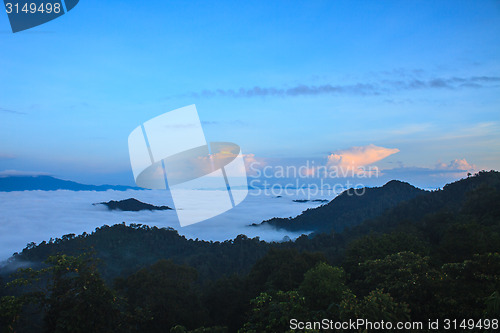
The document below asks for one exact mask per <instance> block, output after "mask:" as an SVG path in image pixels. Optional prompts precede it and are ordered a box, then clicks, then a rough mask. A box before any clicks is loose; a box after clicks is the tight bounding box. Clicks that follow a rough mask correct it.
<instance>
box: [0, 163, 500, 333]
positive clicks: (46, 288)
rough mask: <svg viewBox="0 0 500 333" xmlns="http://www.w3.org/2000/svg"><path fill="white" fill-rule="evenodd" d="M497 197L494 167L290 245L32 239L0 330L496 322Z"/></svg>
mask: <svg viewBox="0 0 500 333" xmlns="http://www.w3.org/2000/svg"><path fill="white" fill-rule="evenodd" d="M386 186H387V185H386ZM405 186H409V185H405ZM354 198H356V197H354ZM358 198H360V197H358ZM499 203H500V173H498V172H495V171H491V172H480V173H479V174H477V175H474V176H472V177H469V178H467V179H463V180H460V181H458V182H455V183H453V184H449V185H447V186H446V187H445V188H444V189H443V190H440V191H434V192H426V193H422V194H421V195H417V196H415V197H414V198H413V199H410V200H407V201H402V202H400V203H399V204H397V205H395V206H394V207H393V208H389V209H387V210H385V211H384V212H383V213H381V214H379V215H378V217H375V218H371V219H368V220H365V221H364V222H362V223H361V224H359V225H358V226H355V227H352V228H347V229H345V230H344V231H343V232H340V233H334V234H332V233H323V234H321V233H318V234H315V235H314V236H312V237H307V236H302V237H300V238H299V239H297V240H296V241H294V242H291V241H289V242H283V243H265V242H262V241H260V240H258V239H249V238H247V237H245V236H239V237H238V238H236V239H235V240H232V241H226V242H222V243H220V242H204V241H198V240H187V239H185V238H184V237H182V236H179V235H178V234H177V232H176V231H175V230H172V229H158V228H154V227H153V228H150V227H147V226H140V225H132V226H126V225H124V224H122V225H115V226H111V227H109V226H104V227H102V228H99V229H98V230H96V231H95V232H94V233H92V234H91V235H80V236H75V235H67V236H65V237H64V238H63V239H57V240H52V241H49V242H44V243H42V244H40V245H36V244H29V246H28V247H27V248H26V249H24V250H23V251H22V252H21V253H19V254H17V255H16V256H14V258H13V259H12V260H11V267H14V266H15V265H22V264H23V263H24V264H29V265H31V267H30V268H24V269H21V270H20V271H18V272H17V273H16V274H14V275H13V276H10V277H9V276H7V275H5V274H4V275H3V276H2V279H3V282H1V281H0V283H2V285H3V286H2V287H1V288H0V295H2V298H1V302H0V328H1V329H3V331H5V332H13V331H16V332H34V331H35V332H36V331H45V332H236V331H240V332H286V331H289V330H290V320H291V319H292V318H295V319H297V320H299V321H319V320H321V319H323V318H328V319H331V320H334V321H346V320H349V319H356V318H363V319H366V320H371V321H380V320H384V321H386V322H394V323H395V322H398V321H401V322H409V321H413V322H418V321H421V322H425V323H427V322H428V320H429V319H440V320H444V319H456V320H457V321H458V322H459V323H460V322H461V321H462V320H463V319H470V320H473V325H475V326H474V327H473V328H474V329H479V330H480V331H492V332H493V331H497V329H494V327H497V328H498V318H499V316H500V254H499V252H500V205H499ZM320 209H321V208H318V210H320ZM42 261H43V262H44V263H43V264H42V263H41V262H42ZM4 270H5V269H4ZM486 319H487V320H488V321H486ZM479 320H481V322H480V323H481V325H482V326H481V327H480V328H479V327H477V323H478V322H479ZM495 320H496V325H497V326H494V323H495ZM486 323H488V327H486ZM468 325H470V322H468ZM459 328H460V327H459ZM465 328H470V326H469V327H465ZM463 330H465V329H463ZM319 331H321V330H320V329H311V330H308V332H319ZM359 331H360V332H361V331H363V329H359ZM418 331H424V329H419V330H418Z"/></svg>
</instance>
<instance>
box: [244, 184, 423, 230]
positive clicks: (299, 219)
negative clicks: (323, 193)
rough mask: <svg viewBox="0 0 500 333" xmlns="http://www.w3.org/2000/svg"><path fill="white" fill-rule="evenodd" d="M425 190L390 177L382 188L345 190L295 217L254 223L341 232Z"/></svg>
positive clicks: (278, 227) (285, 227) (286, 227)
mask: <svg viewBox="0 0 500 333" xmlns="http://www.w3.org/2000/svg"><path fill="white" fill-rule="evenodd" d="M361 190H362V191H363V192H362V193H360V191H361ZM427 192H428V191H425V190H422V189H419V188H417V187H415V186H413V185H411V184H409V183H407V182H402V181H399V180H391V181H389V182H387V183H386V184H385V185H383V186H381V187H364V188H362V189H354V188H351V189H348V190H346V191H344V192H342V193H341V194H340V195H338V196H337V197H335V198H334V199H333V200H332V201H330V202H329V203H327V204H324V205H321V206H319V207H316V208H310V209H307V210H305V211H304V212H302V213H301V214H300V215H298V216H296V217H294V218H272V219H269V220H266V221H263V222H261V223H259V224H253V226H257V227H258V226H260V225H266V224H267V225H271V226H273V227H275V228H277V229H285V230H288V231H314V232H327V233H329V232H332V231H335V232H341V231H342V230H343V229H344V228H346V227H352V226H355V225H358V224H361V223H362V222H363V221H365V220H367V219H371V218H374V217H376V216H378V215H380V214H382V213H383V212H384V211H385V210H387V209H389V208H392V207H394V206H396V205H397V204H399V203H400V202H402V201H405V200H409V199H413V198H414V197H416V196H418V195H420V194H423V193H427ZM360 201H361V202H362V203H361V204H360Z"/></svg>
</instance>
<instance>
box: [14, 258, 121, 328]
mask: <svg viewBox="0 0 500 333" xmlns="http://www.w3.org/2000/svg"><path fill="white" fill-rule="evenodd" d="M46 264H47V265H48V267H46V268H43V269H40V270H38V271H36V270H33V269H31V268H28V269H21V270H20V271H19V273H18V278H17V279H15V280H14V281H12V282H11V283H9V285H10V286H25V287H30V286H33V288H38V289H39V290H38V291H35V290H33V289H31V291H30V292H27V293H25V294H24V295H23V296H22V298H21V299H20V301H21V302H22V303H19V302H18V301H16V299H15V298H14V299H12V298H11V303H12V302H14V305H13V306H15V309H16V310H18V309H19V306H21V307H22V305H25V304H27V303H30V302H37V303H39V304H40V305H41V306H42V307H43V309H44V314H45V316H44V320H45V331H47V332H75V333H78V332H114V331H115V330H116V329H118V328H119V326H118V325H117V323H118V322H119V315H120V314H119V311H118V306H117V299H116V297H115V296H114V294H113V292H112V291H111V290H110V289H109V288H108V287H107V286H106V285H105V283H104V281H103V280H102V279H101V278H100V275H99V273H98V271H97V268H96V265H95V262H94V260H93V258H92V257H90V256H89V255H87V254H83V255H80V256H78V257H72V256H67V255H57V256H51V257H49V258H48V259H47V261H46ZM40 282H42V283H40Z"/></svg>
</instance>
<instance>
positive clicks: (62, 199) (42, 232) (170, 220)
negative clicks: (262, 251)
mask: <svg viewBox="0 0 500 333" xmlns="http://www.w3.org/2000/svg"><path fill="white" fill-rule="evenodd" d="M186 193H189V192H186ZM305 195H306V194H304V195H303V194H301V193H300V194H297V195H292V196H286V195H283V197H281V198H276V197H273V196H265V195H259V196H256V195H255V192H251V193H250V194H249V195H248V196H247V198H246V199H245V200H244V201H243V202H242V203H241V204H240V205H238V206H236V207H235V208H233V209H231V210H229V211H228V212H226V213H224V214H222V215H219V216H217V217H214V218H212V219H209V220H206V221H204V222H201V223H197V224H194V225H191V226H188V227H184V228H181V227H180V226H179V222H178V220H177V216H176V213H175V211H173V210H169V211H141V212H122V211H109V210H107V208H106V207H105V206H103V205H96V206H93V205H92V204H93V203H96V202H106V201H109V200H123V199H128V198H136V199H138V200H140V201H142V202H146V203H150V204H153V205H168V206H170V207H173V202H172V199H171V197H170V194H169V192H168V191H164V190H144V191H140V190H128V191H112V190H110V191H105V192H94V191H80V192H74V191H67V190H59V191H22V192H0V211H1V212H2V222H1V223H0V261H1V260H4V259H7V258H8V257H9V256H10V255H12V254H13V253H14V252H19V251H21V250H22V249H23V248H24V247H25V246H26V244H27V243H30V242H36V243H40V242H42V241H44V240H45V241H48V240H49V239H50V238H51V237H52V238H56V237H61V236H62V235H65V234H69V233H74V234H81V233H83V232H87V233H90V232H92V231H94V230H95V228H96V227H100V226H102V225H104V224H107V225H113V224H117V223H122V222H123V221H125V222H126V223H127V224H130V223H142V224H147V225H149V226H157V227H159V228H161V227H173V228H175V229H176V230H178V231H179V234H181V235H184V236H186V237H187V238H193V239H195V238H199V239H203V240H213V241H224V240H227V239H232V238H234V237H236V236H237V235H239V234H245V235H247V236H248V237H256V236H259V237H260V238H261V239H262V240H266V241H279V240H282V239H283V237H284V236H289V237H290V238H292V239H294V238H296V237H298V236H300V234H301V233H293V232H287V231H278V230H275V229H272V228H271V227H258V228H255V227H249V225H250V224H252V223H260V222H262V221H263V220H266V219H270V218H272V217H289V216H296V215H298V214H300V213H301V212H302V211H304V210H306V209H307V208H311V207H316V206H318V205H319V204H321V203H314V202H308V203H294V202H292V200H294V199H307V198H309V199H315V198H320V199H333V197H334V195H333V194H329V195H326V194H325V195H322V194H318V195H316V196H310V197H307V196H305ZM307 195H309V194H307Z"/></svg>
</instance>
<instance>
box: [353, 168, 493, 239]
mask: <svg viewBox="0 0 500 333" xmlns="http://www.w3.org/2000/svg"><path fill="white" fill-rule="evenodd" d="M490 191H500V172H498V171H489V172H486V171H480V172H479V173H477V174H475V175H474V176H472V177H468V178H465V179H460V180H458V181H456V182H453V183H450V184H446V185H445V186H444V187H443V189H440V190H436V191H430V192H426V193H425V194H424V195H420V196H417V197H415V198H413V199H411V200H408V201H404V202H401V203H399V204H398V205H396V206H394V207H392V208H391V209H388V210H386V211H385V212H384V213H383V214H380V215H379V216H376V217H373V218H371V219H367V220H366V221H365V222H364V223H363V224H362V225H358V226H355V227H354V228H353V230H354V233H356V234H358V233H367V232H370V231H377V232H385V231H387V230H390V229H391V228H393V227H395V226H397V225H399V224H401V223H402V222H408V223H415V222H417V221H420V220H422V219H423V218H424V217H425V216H427V215H431V214H438V213H441V214H456V213H458V212H460V211H461V210H462V208H463V207H464V206H467V205H468V204H469V201H471V200H474V198H471V196H478V195H482V197H481V199H480V200H478V199H475V200H477V205H479V203H481V202H482V203H483V204H486V203H489V201H490V200H492V199H493V198H495V196H494V195H488V193H489V192H490ZM495 205H496V206H499V207H500V202H499V203H495V204H492V205H490V206H489V208H488V209H489V210H491V207H492V206H495Z"/></svg>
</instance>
